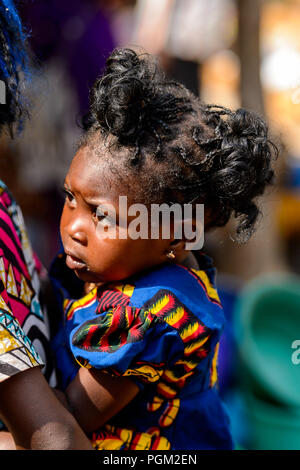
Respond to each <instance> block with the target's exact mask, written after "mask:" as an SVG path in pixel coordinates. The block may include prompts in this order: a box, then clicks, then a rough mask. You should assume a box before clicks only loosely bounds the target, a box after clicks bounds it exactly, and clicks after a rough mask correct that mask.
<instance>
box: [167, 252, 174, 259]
mask: <svg viewBox="0 0 300 470" xmlns="http://www.w3.org/2000/svg"><path fill="white" fill-rule="evenodd" d="M167 258H170V259H174V258H175V254H174V251H173V250H170V251H169V252H168V253H167Z"/></svg>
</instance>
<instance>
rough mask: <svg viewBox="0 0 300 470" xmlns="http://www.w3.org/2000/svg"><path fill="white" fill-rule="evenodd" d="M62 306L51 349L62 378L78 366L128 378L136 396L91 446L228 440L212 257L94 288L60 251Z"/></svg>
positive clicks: (219, 445)
mask: <svg viewBox="0 0 300 470" xmlns="http://www.w3.org/2000/svg"><path fill="white" fill-rule="evenodd" d="M51 277H52V278H53V282H54V284H55V286H56V291H57V295H58V299H59V301H60V302H61V305H62V307H63V322H62V325H61V328H60V330H59V332H58V334H57V335H56V337H55V339H54V342H53V348H54V351H55V354H56V357H57V363H58V367H59V368H60V371H61V376H62V388H65V387H67V386H68V384H69V383H70V382H71V381H72V380H73V378H74V377H75V375H76V374H77V372H78V368H79V367H80V366H82V367H87V368H91V367H93V368H96V369H98V370H102V371H105V372H106V373H108V374H111V375H114V376H126V377H130V378H131V379H132V380H134V382H135V383H136V384H137V385H138V387H139V393H138V394H137V395H136V397H135V398H134V399H133V400H132V401H131V402H130V403H129V404H128V405H127V406H126V407H125V408H123V410H121V411H120V412H119V413H118V414H117V415H115V416H114V417H113V418H112V419H111V420H110V421H109V422H107V423H106V425H104V426H103V427H102V428H101V429H99V430H97V431H96V432H94V433H93V434H92V435H91V436H90V437H91V440H92V441H93V445H94V446H95V448H96V449H106V450H108V449H109V450H129V449H130V450H132V449H147V450H150V449H151V450H154V449H155V450H167V449H172V450H177V449H183V450H188V449H193V450H195V449H232V447H233V444H232V439H231V434H230V431H229V422H228V416H227V413H226V411H225V409H224V406H223V404H222V403H221V400H220V398H219V395H218V390H217V356H218V347H219V339H220V332H221V330H222V328H223V324H224V316H223V311H222V307H221V304H220V300H219V297H218V294H217V291H216V289H215V284H214V278H215V269H214V268H213V266H212V264H211V259H210V258H208V257H207V256H206V255H205V254H204V253H202V252H201V253H200V255H199V270H195V269H188V268H186V267H184V266H182V265H179V264H174V265H173V264H172V265H167V264H166V265H163V266H161V267H158V268H155V269H152V270H148V271H144V272H143V273H142V274H140V275H136V276H133V277H130V278H127V279H126V281H122V282H120V281H119V282H112V283H109V284H105V286H102V287H100V288H98V289H97V288H94V289H93V290H92V291H91V292H89V293H88V294H87V295H85V296H84V297H80V298H78V292H82V284H81V281H79V280H78V279H77V278H76V277H75V275H74V274H73V272H72V271H71V270H69V269H68V268H67V267H66V265H65V255H64V254H60V255H59V256H58V257H57V258H56V260H55V261H54V263H53V266H52V276H51Z"/></svg>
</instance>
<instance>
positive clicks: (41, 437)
mask: <svg viewBox="0 0 300 470" xmlns="http://www.w3.org/2000/svg"><path fill="white" fill-rule="evenodd" d="M0 419H1V420H3V421H4V423H5V424H6V426H7V428H8V429H9V431H10V432H11V433H12V436H13V438H14V441H15V443H16V447H17V449H35V450H68V449H82V450H88V449H90V450H92V445H91V443H90V441H89V440H88V438H87V437H86V435H85V434H84V432H83V431H82V430H81V428H80V427H79V425H78V423H77V422H76V421H75V419H74V417H73V416H72V415H71V414H70V413H69V412H68V411H67V410H66V408H65V407H63V405H62V404H61V403H60V402H59V400H58V399H57V398H56V396H55V394H54V393H53V391H52V390H51V389H50V387H49V386H48V384H47V382H46V380H45V378H44V376H43V375H42V373H41V371H40V369H39V368H37V367H34V368H32V369H28V370H26V371H23V372H20V373H18V374H15V375H14V376H12V377H11V378H9V379H7V380H5V381H4V382H1V383H0Z"/></svg>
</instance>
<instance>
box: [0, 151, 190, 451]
mask: <svg viewBox="0 0 300 470" xmlns="http://www.w3.org/2000/svg"><path fill="white" fill-rule="evenodd" d="M106 152H107V150H106V149H105V145H103V147H102V150H101V152H100V155H99V151H97V152H95V151H94V150H93V147H88V146H83V147H81V148H80V149H79V151H78V152H77V154H76V155H75V157H74V159H73V161H72V164H71V166H70V169H69V171H68V174H67V176H66V178H65V192H66V200H65V205H64V209H63V213H62V217H61V224H60V231H61V238H62V242H63V245H64V249H65V252H66V254H67V258H66V263H67V265H68V266H69V267H70V268H71V269H73V270H74V271H75V273H76V275H77V276H78V277H79V278H80V279H81V280H83V281H84V282H85V290H86V291H88V290H90V289H91V288H92V287H93V286H95V285H102V284H105V283H107V282H111V281H115V280H122V279H126V278H128V277H130V276H132V275H134V274H136V273H139V272H141V271H143V270H145V269H150V268H153V267H155V266H159V265H162V264H164V263H171V262H172V263H179V264H183V265H184V264H185V265H188V263H190V264H192V265H193V262H194V260H193V259H192V258H193V257H192V255H191V253H190V252H188V251H186V250H185V242H186V240H185V239H184V238H182V239H179V240H178V239H175V238H174V230H173V228H172V230H171V235H170V238H169V239H162V238H159V239H141V238H138V239H136V240H133V239H131V238H130V237H127V238H122V235H121V236H117V237H116V238H114V239H111V238H107V237H103V236H101V234H100V235H99V231H98V230H97V227H98V228H99V225H98V224H101V223H107V222H108V221H107V219H106V218H105V216H104V215H101V214H100V215H99V212H97V207H99V205H100V206H101V207H102V208H103V207H104V206H105V204H108V203H109V204H112V206H113V207H115V209H116V214H117V215H120V214H118V207H119V206H118V204H119V199H118V197H119V195H127V196H128V206H129V205H130V204H132V203H134V202H140V201H137V200H136V199H135V198H134V195H132V194H130V192H128V187H129V188H130V187H131V184H132V185H133V182H130V181H129V185H128V186H127V187H126V188H124V187H122V185H121V184H120V182H119V181H116V182H115V183H114V181H111V180H110V179H109V178H110V176H111V174H109V175H108V174H107V173H106V172H107V166H106V165H105V163H104V162H105V161H107V158H106V157H107V153H106ZM102 157H103V158H102ZM99 181H100V182H101V184H99ZM127 183H128V181H127ZM132 219H134V217H129V216H128V224H129V223H130V222H131V221H132ZM110 226H111V225H110ZM127 228H128V225H127V226H125V225H124V224H123V223H122V219H120V220H118V218H117V223H116V227H115V229H116V232H117V234H118V235H120V234H123V235H124V233H125V232H126V231H127ZM102 233H103V232H102ZM170 250H172V251H173V253H174V255H175V257H174V258H173V259H170V258H168V256H167V254H168V253H169V252H170ZM124 261H125V262H124ZM194 267H195V266H194ZM18 375H21V374H18ZM138 392H139V389H138V387H137V385H136V384H135V383H134V382H132V381H131V380H130V379H129V378H127V377H112V376H110V375H108V374H106V373H104V372H101V371H97V370H95V369H87V368H80V369H79V371H78V374H77V376H76V377H75V379H74V380H73V381H72V382H71V383H70V384H69V386H68V387H67V389H66V391H65V394H62V393H59V392H57V393H56V397H57V398H58V399H59V400H60V402H61V404H62V405H63V406H64V407H65V409H67V410H69V411H70V412H71V413H72V415H73V416H74V417H75V418H76V421H77V422H78V423H79V424H80V426H81V428H82V429H83V430H84V431H85V432H91V431H94V430H96V429H97V428H99V427H100V426H102V425H103V424H105V423H106V422H107V421H108V420H109V419H110V418H111V417H112V416H114V415H115V414H116V413H118V412H119V411H120V410H121V409H122V408H124V407H125V406H126V405H127V404H128V403H129V402H130V401H131V400H132V399H133V398H134V397H135V396H136V395H137V393H138ZM22 393H23V392H22ZM23 396H24V393H23ZM41 396H42V395H40V396H39V397H37V402H38V403H39V402H40V401H41ZM53 396H54V395H53ZM56 397H55V398H56ZM48 399H50V397H49V396H48ZM51 400H54V398H53V397H51ZM51 400H50V402H51ZM42 402H43V400H42ZM47 406H48V405H47ZM4 418H5V417H4ZM17 424H18V425H20V424H19V423H17ZM20 426H21V425H20ZM10 429H12V428H10ZM15 429H16V430H18V429H22V426H21V427H20V428H18V426H17V425H16V426H15ZM29 434H30V433H29ZM31 434H32V435H34V431H33V432H32V433H31ZM14 436H15V439H16V436H17V439H18V433H17V431H16V432H15V433H14ZM6 438H7V436H6ZM20 438H21V437H20ZM16 442H17V444H18V445H19V446H20V445H21V444H20V443H19V441H16ZM25 445H29V444H27V443H25ZM81 445H83V444H81Z"/></svg>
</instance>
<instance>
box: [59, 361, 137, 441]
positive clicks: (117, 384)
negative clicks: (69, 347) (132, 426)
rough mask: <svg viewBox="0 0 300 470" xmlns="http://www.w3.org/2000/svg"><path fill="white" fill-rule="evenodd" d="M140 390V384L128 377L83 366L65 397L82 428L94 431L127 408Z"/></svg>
mask: <svg viewBox="0 0 300 470" xmlns="http://www.w3.org/2000/svg"><path fill="white" fill-rule="evenodd" d="M138 392H139V388H138V386H137V385H136V384H135V383H134V382H133V381H132V380H130V379H129V378H127V377H113V376H111V375H109V374H107V373H105V372H101V371H98V370H96V369H86V368H84V367H82V368H80V369H79V372H78V374H77V376H76V377H75V379H74V380H73V381H72V382H71V383H70V385H69V386H68V388H67V390H66V393H65V396H66V399H67V401H68V404H69V407H70V411H71V412H72V414H73V415H74V416H75V418H76V420H77V421H78V423H79V424H80V426H81V427H82V429H83V430H84V431H86V432H91V431H95V430H96V429H98V428H99V427H100V426H102V425H103V424H104V423H106V422H107V421H108V420H109V419H110V418H111V417H112V416H114V415H115V414H116V413H118V412H119V411H120V410H121V409H122V408H124V406H126V405H127V404H128V403H129V402H130V401H131V400H132V399H133V398H134V397H135V396H136V395H137V393H138Z"/></svg>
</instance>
